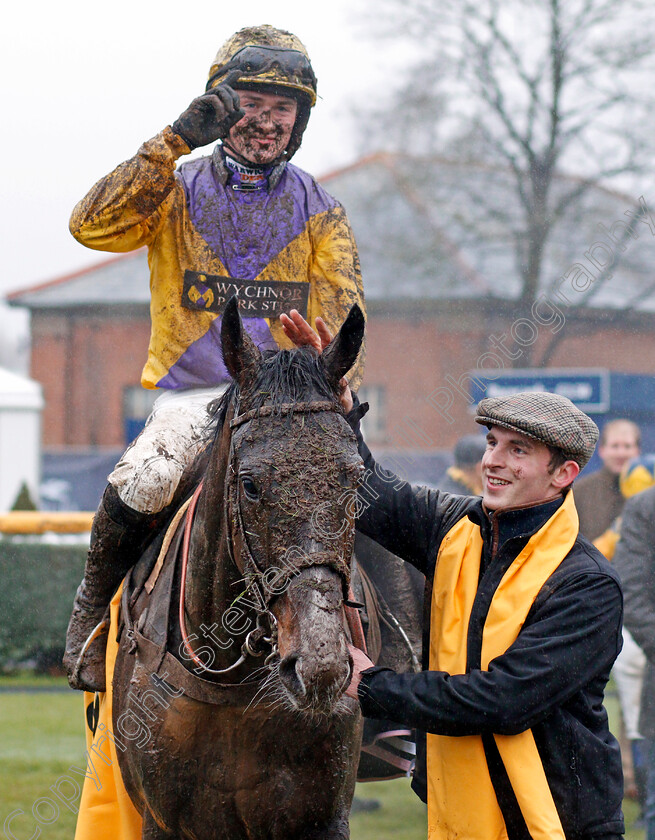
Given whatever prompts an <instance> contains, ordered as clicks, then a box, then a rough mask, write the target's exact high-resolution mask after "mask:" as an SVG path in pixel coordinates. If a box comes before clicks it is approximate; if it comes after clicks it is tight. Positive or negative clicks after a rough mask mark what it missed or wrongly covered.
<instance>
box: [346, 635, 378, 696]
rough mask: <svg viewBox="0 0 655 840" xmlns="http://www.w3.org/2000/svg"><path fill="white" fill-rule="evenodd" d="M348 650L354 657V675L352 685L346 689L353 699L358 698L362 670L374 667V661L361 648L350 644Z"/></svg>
mask: <svg viewBox="0 0 655 840" xmlns="http://www.w3.org/2000/svg"><path fill="white" fill-rule="evenodd" d="M348 650H349V651H350V655H351V656H352V659H353V675H352V678H351V680H350V685H349V686H348V688H347V689H346V697H352V699H353V700H357V689H358V688H359V683H360V680H361V675H362V671H366V670H367V668H372V667H373V665H374V663H373V662H371V660H370V659H369V658H368V656H367V655H366V654H365V653H364V652H363V651H361V650H360V649H359V648H356V647H353V645H348Z"/></svg>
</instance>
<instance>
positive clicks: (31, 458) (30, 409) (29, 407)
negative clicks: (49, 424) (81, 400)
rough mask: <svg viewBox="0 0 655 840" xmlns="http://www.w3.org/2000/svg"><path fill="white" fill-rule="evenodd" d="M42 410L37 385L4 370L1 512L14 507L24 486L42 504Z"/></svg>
mask: <svg viewBox="0 0 655 840" xmlns="http://www.w3.org/2000/svg"><path fill="white" fill-rule="evenodd" d="M42 409H43V394H42V391H41V386H40V385H39V384H38V383H37V382H34V381H33V380H32V379H27V378H26V377H24V376H18V374H15V373H12V372H11V371H8V370H5V369H4V368H0V511H7V510H9V509H10V508H11V507H12V505H13V504H14V502H15V501H16V497H17V496H18V494H19V493H20V490H21V487H22V486H23V484H25V485H26V487H27V489H28V490H29V493H30V496H31V497H32V499H33V500H34V501H35V502H36V503H38V499H39V480H40V464H41V410H42Z"/></svg>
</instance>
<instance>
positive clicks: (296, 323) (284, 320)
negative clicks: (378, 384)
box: [280, 309, 353, 414]
mask: <svg viewBox="0 0 655 840" xmlns="http://www.w3.org/2000/svg"><path fill="white" fill-rule="evenodd" d="M280 322H281V324H282V329H283V330H284V334H285V335H286V336H287V338H289V339H291V341H293V343H294V344H295V345H296V347H313V348H314V350H316V352H317V353H322V352H323V350H325V348H326V347H327V346H328V344H329V343H330V342H331V341H332V339H333V337H334V336H333V335H332V333H331V332H330V330H329V329H328V326H327V324H326V323H325V321H324V320H323V319H322V318H320V317H318V318H316V319H315V321H314V323H315V324H316V330H314V329H312V327H311V326H310V324H309V323H308V322H307V321H306V320H305V319H304V318H303V316H302V315H301V314H300V312H298V310H297V309H292V310H291V311H290V312H289V314H288V315H286V314H285V313H284V312H283V313H282V314H281V315H280ZM340 384H341V394H340V395H339V401H340V402H341V407H342V408H343V410H344V411H345V412H346V414H347V413H348V412H349V411H351V410H352V407H353V397H352V393H351V391H350V386H349V385H348V380H347V379H346V377H345V376H344V377H343V378H342V379H341V383H340Z"/></svg>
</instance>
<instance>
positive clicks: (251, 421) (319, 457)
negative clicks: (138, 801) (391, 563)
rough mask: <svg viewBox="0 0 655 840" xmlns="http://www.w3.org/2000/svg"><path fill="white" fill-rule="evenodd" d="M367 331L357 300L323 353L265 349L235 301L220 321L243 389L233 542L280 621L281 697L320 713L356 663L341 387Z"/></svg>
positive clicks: (352, 473)
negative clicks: (346, 612) (347, 619)
mask: <svg viewBox="0 0 655 840" xmlns="http://www.w3.org/2000/svg"><path fill="white" fill-rule="evenodd" d="M363 334H364V318H363V315H362V312H361V310H360V309H359V308H358V307H353V309H352V310H351V312H350V314H349V315H348V318H347V319H346V321H345V322H344V324H343V326H342V328H341V330H340V331H339V333H338V335H337V336H336V338H335V339H334V341H333V342H332V344H331V345H330V347H329V348H328V349H327V350H326V351H325V352H324V353H323V354H322V355H320V356H319V355H317V354H316V353H315V351H313V350H310V349H304V348H303V349H300V350H282V351H280V352H279V353H276V354H274V355H270V356H267V357H263V356H262V355H261V353H260V352H259V350H258V349H257V348H256V347H255V345H254V344H253V342H252V341H251V339H250V338H249V336H248V334H247V333H246V332H245V330H244V329H243V324H242V322H241V318H240V316H239V312H238V308H237V305H236V300H235V299H233V301H231V302H230V304H228V306H227V307H226V310H225V313H224V315H223V323H222V331H221V337H222V343H223V356H224V359H225V363H226V365H227V367H228V370H229V371H230V373H231V375H232V377H233V378H234V380H235V382H236V383H238V387H239V397H238V405H237V408H236V410H235V413H234V416H233V417H232V420H231V429H232V436H231V443H230V461H229V465H228V472H227V480H226V507H227V520H228V528H229V530H230V536H231V542H232V552H233V555H234V559H235V562H236V563H237V565H238V566H239V568H240V570H241V572H242V573H243V575H244V577H245V578H246V579H247V580H248V581H249V582H250V584H251V587H252V586H254V587H257V588H258V589H259V591H260V593H261V595H262V597H263V599H264V601H265V602H266V604H267V606H269V608H270V610H271V612H272V614H273V615H274V616H275V619H276V622H277V633H278V649H279V656H280V658H279V661H278V662H277V663H276V664H277V668H276V673H277V674H278V675H279V681H277V686H278V695H279V697H280V698H282V699H284V700H285V702H287V703H289V704H291V705H292V706H293V707H294V708H297V709H301V710H305V711H310V712H317V713H327V712H330V711H332V710H333V708H334V707H335V705H336V703H337V702H338V700H339V698H340V697H341V695H342V693H343V691H344V689H345V688H346V686H347V685H348V682H349V679H350V674H351V667H352V663H351V659H350V656H349V654H348V649H347V641H346V636H345V632H344V623H343V600H344V595H346V594H347V591H348V585H349V576H350V561H351V556H352V551H353V543H354V531H355V524H354V516H355V513H356V487H357V483H358V480H359V479H360V477H361V472H362V461H361V458H360V457H359V455H358V453H357V447H356V442H355V437H354V435H353V433H352V431H351V429H350V427H349V426H348V424H347V422H346V420H345V418H344V416H343V412H342V410H341V408H340V405H339V400H338V391H339V382H340V380H341V377H342V376H344V375H345V374H346V372H347V371H348V370H349V369H350V367H352V365H353V363H354V362H355V359H356V357H357V353H358V352H359V348H360V346H361V343H362V339H363ZM274 682H275V681H274Z"/></svg>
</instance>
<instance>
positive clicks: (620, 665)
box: [612, 627, 646, 741]
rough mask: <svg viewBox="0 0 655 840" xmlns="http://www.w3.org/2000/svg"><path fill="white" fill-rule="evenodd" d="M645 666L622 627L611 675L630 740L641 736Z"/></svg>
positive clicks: (644, 660) (639, 651) (640, 655)
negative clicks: (619, 649)
mask: <svg viewBox="0 0 655 840" xmlns="http://www.w3.org/2000/svg"><path fill="white" fill-rule="evenodd" d="M645 667H646V656H645V654H644V652H643V651H642V649H641V648H640V647H639V645H638V644H637V643H636V642H635V640H634V639H633V638H632V636H631V635H630V633H629V631H628V630H626V628H625V627H624V628H623V648H622V650H621V653H620V654H619V655H618V657H617V659H616V662H615V663H614V667H613V668H612V675H613V676H614V682H615V683H616V687H617V689H618V692H619V704H620V705H621V714H622V715H623V723H624V725H625V734H626V736H627V737H628V739H629V740H630V741H634V740H635V739H636V738H641V735H640V734H639V728H638V727H639V711H640V708H641V686H642V682H643V677H644V668H645Z"/></svg>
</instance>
